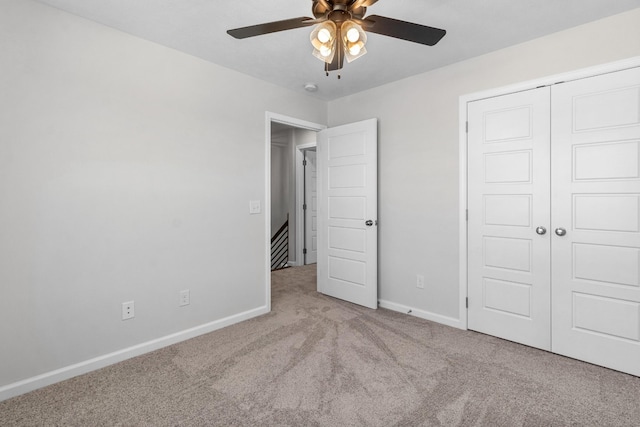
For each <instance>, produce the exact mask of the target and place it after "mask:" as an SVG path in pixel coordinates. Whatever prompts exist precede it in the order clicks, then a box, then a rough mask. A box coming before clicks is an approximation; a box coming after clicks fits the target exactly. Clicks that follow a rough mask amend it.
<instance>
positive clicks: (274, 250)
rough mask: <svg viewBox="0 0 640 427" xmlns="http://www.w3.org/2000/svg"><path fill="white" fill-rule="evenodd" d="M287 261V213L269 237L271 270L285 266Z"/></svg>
mask: <svg viewBox="0 0 640 427" xmlns="http://www.w3.org/2000/svg"><path fill="white" fill-rule="evenodd" d="M288 261H289V215H288V214H287V220H286V221H285V222H284V224H282V227H280V229H279V230H278V231H277V232H276V234H274V235H273V237H272V238H271V271H274V270H280V269H282V268H287V267H289V265H287V262H288Z"/></svg>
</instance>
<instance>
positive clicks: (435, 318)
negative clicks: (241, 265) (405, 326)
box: [378, 299, 467, 329]
mask: <svg viewBox="0 0 640 427" xmlns="http://www.w3.org/2000/svg"><path fill="white" fill-rule="evenodd" d="M378 305H379V306H380V307H382V308H386V309H388V310H393V311H397V312H399V313H405V314H408V315H410V316H415V317H419V318H421V319H425V320H430V321H432V322H436V323H442V324H443V325H447V326H451V327H454V328H458V329H467V328H466V327H465V326H464V325H463V324H462V322H460V319H455V318H453V317H449V316H443V315H441V314H436V313H432V312H430V311H424V310H419V309H417V308H413V307H408V306H406V305H402V304H397V303H395V302H391V301H385V300H382V299H381V300H378Z"/></svg>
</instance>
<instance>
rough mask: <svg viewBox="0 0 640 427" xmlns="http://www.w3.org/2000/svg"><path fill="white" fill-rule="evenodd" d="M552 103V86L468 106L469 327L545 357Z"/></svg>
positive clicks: (548, 346) (548, 298)
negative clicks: (539, 349) (534, 349)
mask: <svg viewBox="0 0 640 427" xmlns="http://www.w3.org/2000/svg"><path fill="white" fill-rule="evenodd" d="M549 104H550V102H549V88H548V87H545V88H539V89H534V90H529V91H525V92H519V93H514V94H510V95H505V96H501V97H496V98H489V99H485V100H480V101H475V102H471V103H469V104H468V121H469V124H468V126H469V131H468V202H467V203H468V209H469V212H468V219H469V222H468V298H469V300H468V304H469V307H468V312H467V314H468V327H469V329H473V330H476V331H479V332H483V333H487V334H491V335H495V336H498V337H501V338H505V339H508V340H511V341H515V342H519V343H522V344H526V345H529V346H533V347H538V348H542V349H546V350H549V349H550V347H551V337H550V332H551V330H550V328H551V327H550V258H549V257H550V247H549V245H550V244H549V241H550V235H549V233H548V232H546V233H545V232H544V231H543V229H542V228H544V229H545V230H548V229H549V228H550V214H549V186H550V184H549V180H550V178H549V167H550V166H549V129H550V123H549V120H550V111H549V109H550V106H549ZM538 227H542V228H538ZM536 230H538V232H536Z"/></svg>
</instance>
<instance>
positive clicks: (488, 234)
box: [468, 68, 640, 376]
mask: <svg viewBox="0 0 640 427" xmlns="http://www.w3.org/2000/svg"><path fill="white" fill-rule="evenodd" d="M545 115H546V118H545ZM468 120H469V135H468V179H469V182H468V209H469V223H468V263H469V265H468V274H469V277H468V296H469V309H468V326H469V329H473V330H477V331H479V332H484V333H488V334H491V335H495V336H498V337H502V338H505V339H509V340H512V341H516V342H520V343H523V344H527V345H530V346H534V347H538V348H542V349H547V350H549V349H550V350H551V351H553V352H556V353H559V354H563V355H566V356H570V357H574V358H577V359H580V360H584V361H588V362H591V363H595V364H598V365H602V366H606V367H610V368H613V369H617V370H620V371H623V372H627V373H630V374H633V375H639V376H640V69H638V68H634V69H630V70H624V71H620V72H616V73H610V74H605V75H601V76H596V77H591V78H586V79H581V80H576V81H571V82H566V83H562V84H557V85H553V86H551V87H543V88H539V89H534V90H530V91H524V92H520V93H515V94H509V95H505V96H500V97H495V98H490V99H485V100H480V101H474V102H470V103H469V104H468Z"/></svg>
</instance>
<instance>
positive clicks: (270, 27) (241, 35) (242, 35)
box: [227, 16, 318, 39]
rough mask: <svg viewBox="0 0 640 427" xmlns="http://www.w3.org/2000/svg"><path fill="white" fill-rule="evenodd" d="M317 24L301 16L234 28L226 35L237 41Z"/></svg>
mask: <svg viewBox="0 0 640 427" xmlns="http://www.w3.org/2000/svg"><path fill="white" fill-rule="evenodd" d="M317 23H318V21H317V20H315V19H313V18H307V17H305V16H302V17H300V18H292V19H285V20H284V21H275V22H267V23H265V24H258V25H251V26H250V27H242V28H235V29H233V30H228V31H227V34H229V35H230V36H233V37H235V38H237V39H246V38H247V37H254V36H260V35H262V34H269V33H276V32H278V31H285V30H293V29H294V28H302V27H309V26H311V25H314V24H317Z"/></svg>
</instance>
